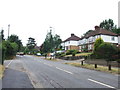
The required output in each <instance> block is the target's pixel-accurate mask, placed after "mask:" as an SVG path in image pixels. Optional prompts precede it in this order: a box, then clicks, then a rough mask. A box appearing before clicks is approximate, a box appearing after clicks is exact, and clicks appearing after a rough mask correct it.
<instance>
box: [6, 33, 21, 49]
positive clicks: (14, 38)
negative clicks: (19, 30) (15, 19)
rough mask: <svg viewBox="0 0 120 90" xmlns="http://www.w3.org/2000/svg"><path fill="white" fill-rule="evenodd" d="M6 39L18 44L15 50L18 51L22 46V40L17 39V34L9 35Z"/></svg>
mask: <svg viewBox="0 0 120 90" xmlns="http://www.w3.org/2000/svg"><path fill="white" fill-rule="evenodd" d="M8 40H9V41H10V42H11V43H16V44H17V45H18V50H17V51H20V50H21V48H22V47H23V45H22V42H21V40H19V37H18V36H17V35H11V36H10V37H9V38H8Z"/></svg>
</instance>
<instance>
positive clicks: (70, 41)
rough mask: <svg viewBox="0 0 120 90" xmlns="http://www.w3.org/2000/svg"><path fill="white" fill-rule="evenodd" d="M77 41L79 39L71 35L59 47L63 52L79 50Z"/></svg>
mask: <svg viewBox="0 0 120 90" xmlns="http://www.w3.org/2000/svg"><path fill="white" fill-rule="evenodd" d="M79 40H80V37H78V36H76V35H75V34H71V36H70V37H69V38H67V39H66V40H64V41H63V42H62V44H61V45H62V47H63V49H64V50H72V49H74V50H79Z"/></svg>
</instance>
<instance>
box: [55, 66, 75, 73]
mask: <svg viewBox="0 0 120 90" xmlns="http://www.w3.org/2000/svg"><path fill="white" fill-rule="evenodd" d="M56 68H57V69H59V70H61V71H64V72H67V73H69V74H73V73H72V72H70V71H67V70H64V69H61V68H59V67H56Z"/></svg>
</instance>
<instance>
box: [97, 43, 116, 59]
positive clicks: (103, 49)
mask: <svg viewBox="0 0 120 90" xmlns="http://www.w3.org/2000/svg"><path fill="white" fill-rule="evenodd" d="M116 53H117V48H116V47H115V46H114V45H112V44H110V43H102V44H100V45H99V47H98V48H97V49H96V53H95V54H97V55H98V56H100V58H103V59H106V60H107V61H111V60H113V56H114V55H115V54H116Z"/></svg>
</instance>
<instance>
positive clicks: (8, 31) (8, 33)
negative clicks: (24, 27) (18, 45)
mask: <svg viewBox="0 0 120 90" xmlns="http://www.w3.org/2000/svg"><path fill="white" fill-rule="evenodd" d="M9 33H10V24H8V39H9Z"/></svg>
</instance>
